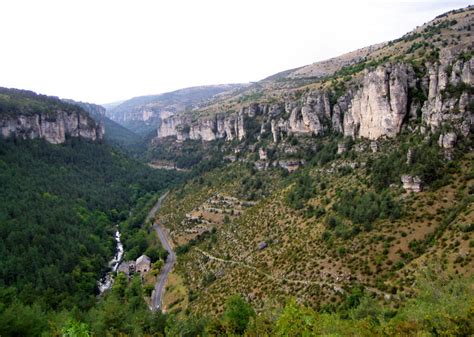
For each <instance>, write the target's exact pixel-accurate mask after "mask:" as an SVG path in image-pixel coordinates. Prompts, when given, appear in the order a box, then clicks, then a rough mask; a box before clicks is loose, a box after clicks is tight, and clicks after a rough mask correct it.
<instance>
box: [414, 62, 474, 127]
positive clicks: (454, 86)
mask: <svg viewBox="0 0 474 337" xmlns="http://www.w3.org/2000/svg"><path fill="white" fill-rule="evenodd" d="M449 65H450V63H449V60H444V59H442V60H441V64H427V68H428V76H427V82H428V99H427V100H426V101H425V103H424V105H423V107H422V109H421V111H422V120H423V122H424V124H425V125H426V126H427V127H428V128H429V130H431V131H433V132H434V131H436V130H438V129H439V128H440V127H441V126H442V125H443V124H445V123H449V124H451V125H453V126H455V127H457V128H458V129H460V130H461V132H462V134H463V135H464V136H467V135H468V134H469V132H470V127H471V125H472V122H473V116H472V111H470V110H471V109H470V107H471V106H472V104H473V101H474V98H473V97H472V95H470V94H469V89H468V87H469V86H472V85H474V73H473V71H474V59H472V58H471V60H469V61H466V62H462V61H456V62H455V63H454V64H451V66H452V67H451V68H452V70H451V73H449V74H448V73H447V72H448V71H449V69H450V67H449Z"/></svg>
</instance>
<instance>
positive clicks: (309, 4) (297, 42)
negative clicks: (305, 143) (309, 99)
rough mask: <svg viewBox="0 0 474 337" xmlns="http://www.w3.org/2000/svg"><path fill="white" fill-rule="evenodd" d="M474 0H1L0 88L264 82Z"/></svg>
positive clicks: (86, 92)
mask: <svg viewBox="0 0 474 337" xmlns="http://www.w3.org/2000/svg"><path fill="white" fill-rule="evenodd" d="M471 4H474V0H473V1H462V0H459V1H458V0H449V1H447V0H444V1H433V0H431V1H428V0H425V1H420V0H418V1H415V0H413V1H410V0H405V1H402V0H400V1H394V0H393V1H392V0H371V1H369V0H367V1H364V0H362V1H357V0H323V1H319V0H287V1H280V0H161V1H160V0H134V1H131V0H126V1H125V0H41V1H38V0H1V2H0V31H1V32H2V34H1V39H0V46H1V47H0V86H3V87H14V88H21V89H28V90H33V91H36V92H39V93H43V94H48V95H54V96H59V97H61V98H71V99H75V100H80V101H85V102H92V103H98V104H103V103H109V102H115V101H120V100H124V99H128V98H131V97H134V96H141V95H149V94H158V93H162V92H167V91H172V90H177V89H180V88H185V87H190V86H196V85H207V84H220V83H244V82H251V81H258V80H260V79H263V78H265V77H267V76H270V75H272V74H274V73H277V72H280V71H283V70H286V69H291V68H295V67H299V66H303V65H306V64H310V63H313V62H316V61H321V60H324V59H327V58H330V57H334V56H338V55H340V54H343V53H345V52H349V51H352V50H354V49H358V48H362V47H365V46H368V45H371V44H375V43H379V42H383V41H388V40H392V39H395V38H398V37H400V36H402V35H403V34H405V33H406V32H408V31H410V30H412V29H414V28H415V27H416V26H419V25H422V24H423V23H425V22H427V21H429V20H431V19H433V18H434V17H435V16H437V15H439V14H441V13H444V12H446V11H448V10H451V9H456V8H461V7H466V6H468V5H471Z"/></svg>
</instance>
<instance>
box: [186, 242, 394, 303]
mask: <svg viewBox="0 0 474 337" xmlns="http://www.w3.org/2000/svg"><path fill="white" fill-rule="evenodd" d="M195 249H196V251H198V252H199V253H201V254H202V255H204V256H206V257H207V258H209V259H210V260H214V261H218V262H222V263H227V264H234V265H238V266H241V267H243V268H246V269H250V270H252V271H254V272H256V273H258V274H260V275H262V276H265V277H266V278H268V279H270V280H272V281H275V282H287V283H293V284H304V285H318V286H328V287H330V288H331V289H332V290H333V291H334V292H340V293H344V289H343V285H342V284H340V283H331V282H322V281H311V280H298V279H289V278H286V277H275V276H273V275H271V274H268V273H266V272H264V271H262V270H260V269H258V268H256V267H254V266H251V265H248V264H246V263H244V262H241V261H235V260H225V259H222V258H219V257H216V256H214V255H211V254H209V253H208V252H205V251H203V250H202V249H200V248H197V247H195ZM363 286H364V288H365V289H367V290H368V291H371V292H373V293H375V294H376V295H379V296H384V297H385V296H390V297H393V295H392V294H388V293H385V292H383V291H381V290H379V289H377V288H374V287H370V286H367V285H363Z"/></svg>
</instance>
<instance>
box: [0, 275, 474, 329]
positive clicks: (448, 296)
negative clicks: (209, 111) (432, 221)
mask: <svg viewBox="0 0 474 337" xmlns="http://www.w3.org/2000/svg"><path fill="white" fill-rule="evenodd" d="M473 281H474V280H473V279H472V277H470V278H460V277H455V276H454V277H453V276H447V274H445V273H443V272H440V271H439V270H435V269H432V268H428V269H426V270H425V271H424V272H423V274H422V276H421V277H420V278H419V280H418V282H417V292H416V294H417V295H416V296H415V297H413V298H411V299H409V300H408V301H407V302H406V303H405V304H404V305H403V306H401V307H399V308H398V309H393V308H390V307H389V306H383V305H381V304H380V302H379V301H377V300H376V299H375V298H374V297H372V296H371V295H370V294H368V293H364V292H360V290H357V289H356V290H354V292H353V293H350V294H348V295H347V296H346V300H345V302H344V303H343V304H341V306H340V307H339V308H337V309H336V310H335V311H332V312H328V311H324V310H319V311H318V310H314V309H312V308H310V307H307V306H304V305H300V304H297V303H296V301H295V300H293V299H289V300H288V301H287V303H286V304H285V305H283V306H278V307H276V308H274V309H273V310H272V311H265V312H262V313H259V314H256V313H255V311H254V309H253V308H252V306H251V305H250V304H249V303H247V302H246V301H245V300H244V299H243V298H242V297H241V296H238V295H234V296H231V297H230V298H229V299H228V301H227V303H226V306H225V311H224V313H223V315H222V316H220V317H211V316H207V315H206V316H197V315H193V314H188V315H185V316H180V317H178V316H176V315H172V314H168V315H164V314H161V313H160V312H151V311H150V310H148V308H147V306H146V304H145V302H144V301H143V296H142V290H141V286H140V280H139V278H138V277H135V278H133V279H132V280H131V282H127V280H126V278H125V276H124V275H123V274H121V275H119V276H118V277H117V279H116V282H115V284H114V286H113V288H112V290H111V291H110V292H109V293H108V294H107V296H105V298H103V299H101V300H100V301H99V303H98V305H97V306H96V307H94V308H92V309H90V310H89V311H88V312H83V313H81V312H77V311H75V312H74V311H62V312H57V313H54V312H44V311H42V310H40V309H39V308H38V307H37V306H28V305H22V304H18V302H17V301H16V300H15V298H14V297H8V296H6V294H5V293H1V294H0V295H2V296H1V299H2V303H4V304H6V305H7V306H8V309H7V310H5V311H3V312H2V315H0V334H1V335H2V336H17V335H21V336H38V335H42V334H43V335H48V336H49V335H52V336H58V335H62V336H91V335H94V336H106V335H114V336H118V335H128V336H143V335H156V336H275V337H276V336H407V335H408V336H439V335H446V336H469V335H472V334H473V333H474V324H473V322H474V320H473V318H474V317H473V313H474V301H473V298H474V293H473V289H472V282H473ZM20 317H21V318H22V319H19V318H20ZM47 322H48V323H47Z"/></svg>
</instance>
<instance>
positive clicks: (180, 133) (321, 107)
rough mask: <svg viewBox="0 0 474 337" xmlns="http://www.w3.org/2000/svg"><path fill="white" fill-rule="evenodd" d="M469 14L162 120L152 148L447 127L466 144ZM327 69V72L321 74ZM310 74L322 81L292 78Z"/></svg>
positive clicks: (389, 134)
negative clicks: (164, 142) (256, 136)
mask: <svg viewBox="0 0 474 337" xmlns="http://www.w3.org/2000/svg"><path fill="white" fill-rule="evenodd" d="M473 12H474V11H473V9H472V7H469V8H467V9H465V10H460V11H457V12H451V13H448V14H446V15H445V16H442V17H439V18H437V19H435V20H433V21H432V22H430V23H427V24H425V25H423V26H422V27H420V28H418V29H417V30H415V31H413V32H411V33H409V34H406V35H405V36H404V37H402V38H400V39H398V40H394V41H391V42H388V43H385V44H382V45H378V46H375V47H369V48H366V49H362V50H359V51H357V52H354V53H350V54H348V55H343V56H341V57H339V58H335V59H331V61H325V62H322V63H317V64H315V65H311V66H308V67H309V68H310V69H308V70H304V71H303V70H302V69H304V68H301V69H300V70H297V71H296V72H292V73H290V74H287V75H285V76H284V77H282V78H279V79H275V80H267V81H265V80H264V81H262V82H260V83H258V84H255V85H252V86H251V87H249V88H248V89H247V90H246V91H244V92H242V93H239V95H236V96H234V97H231V98H228V99H224V100H217V101H215V102H214V103H213V104H209V105H208V106H206V107H204V108H202V109H198V110H196V111H193V112H192V113H179V114H176V115H174V116H171V117H168V118H165V119H164V120H163V122H162V123H161V125H160V126H159V127H158V132H157V140H160V139H163V138H166V137H170V136H173V137H175V138H176V139H177V140H178V141H183V140H186V139H192V140H204V141H210V140H215V139H224V140H227V141H232V140H233V139H238V140H239V141H242V140H243V139H244V138H246V135H247V134H248V133H250V132H253V131H254V130H250V129H249V130H247V129H248V128H252V127H253V126H254V127H257V126H256V125H255V124H258V127H259V129H260V132H261V134H262V135H263V134H265V133H268V132H271V133H272V136H273V140H274V142H275V143H276V142H277V141H278V140H279V139H281V138H282V137H287V136H288V135H290V134H308V135H321V134H328V133H332V132H334V133H339V134H343V135H344V136H350V137H353V138H359V137H363V138H369V139H378V138H380V137H394V136H396V135H398V134H399V133H400V132H401V130H402V129H403V128H406V127H409V126H410V127H413V126H415V124H417V125H416V126H415V127H417V128H418V129H419V131H420V132H435V131H436V130H439V129H440V128H442V127H443V125H448V124H450V125H453V126H455V127H456V128H457V130H459V134H460V135H464V136H466V135H467V134H468V133H469V132H470V131H469V130H470V124H471V113H472V112H471V111H472V86H473V61H472V45H473V42H474V38H473V37H472V34H471V30H470V29H471V28H470V27H471V26H472V22H473ZM362 54H363V55H362ZM328 62H329V63H331V64H333V67H332V68H331V70H327V71H326V70H324V71H323V70H321V69H322V68H324V67H325V66H324V65H327V64H328ZM318 67H319V68H318ZM321 67H322V68H321ZM320 68H321V69H320ZM318 69H319V70H318ZM315 72H321V74H320V75H317V76H316V77H313V76H312V75H311V76H309V75H308V76H306V75H304V76H303V75H301V76H300V75H298V74H303V73H304V74H306V73H311V74H313V73H315ZM291 74H293V75H291ZM252 125H253V126H252Z"/></svg>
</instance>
